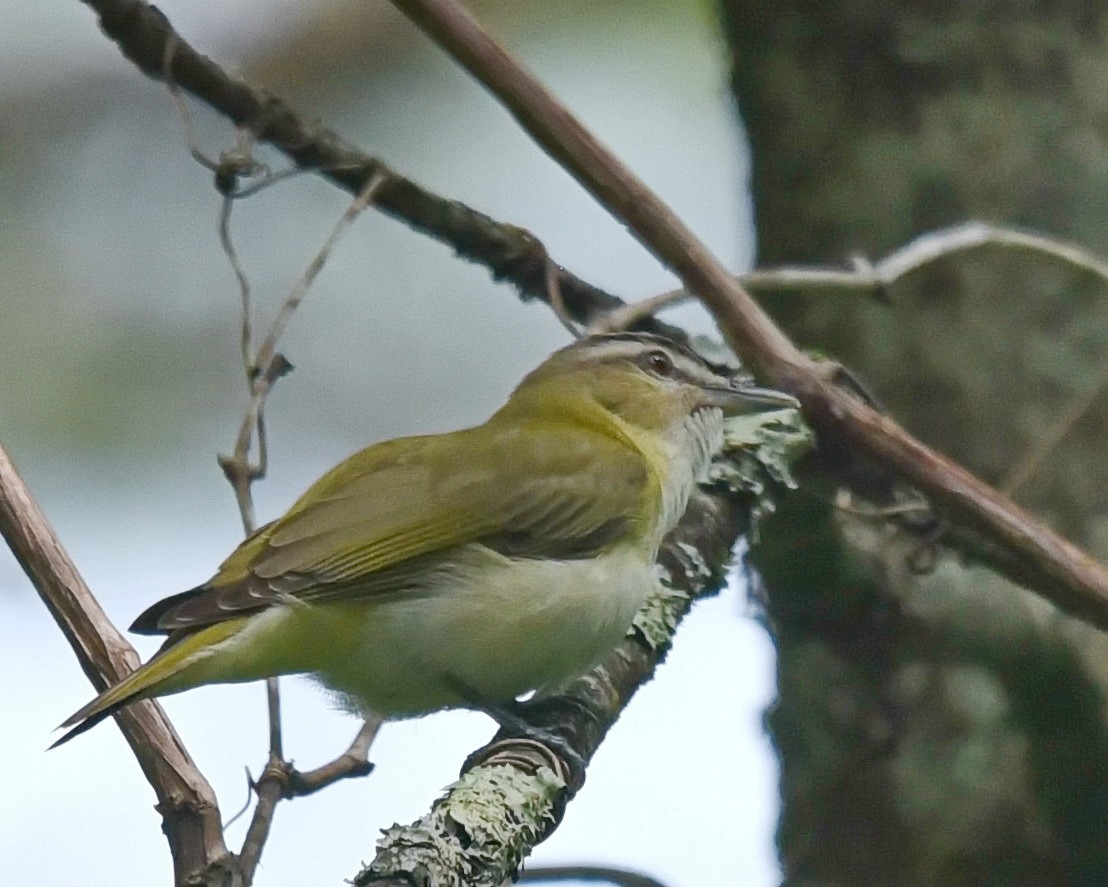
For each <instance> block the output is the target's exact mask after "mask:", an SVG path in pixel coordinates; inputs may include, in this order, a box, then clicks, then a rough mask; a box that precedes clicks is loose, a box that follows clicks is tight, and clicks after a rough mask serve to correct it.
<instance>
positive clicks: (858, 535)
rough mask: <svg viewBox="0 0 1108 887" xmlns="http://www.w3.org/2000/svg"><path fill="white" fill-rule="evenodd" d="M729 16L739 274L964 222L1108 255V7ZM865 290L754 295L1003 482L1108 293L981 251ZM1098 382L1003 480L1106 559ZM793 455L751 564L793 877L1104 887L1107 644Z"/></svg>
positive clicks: (1100, 319)
mask: <svg viewBox="0 0 1108 887" xmlns="http://www.w3.org/2000/svg"><path fill="white" fill-rule="evenodd" d="M720 5H721V8H722V13H723V21H724V24H725V29H726V32H727V37H728V40H729V42H730V45H731V48H732V51H733V59H734V64H733V80H732V83H733V88H734V92H735V96H736V98H737V100H738V104H739V109H740V113H741V114H742V117H743V120H744V121H745V123H746V127H747V131H748V134H749V138H750V142H751V148H752V155H753V191H754V201H755V209H756V226H757V236H758V242H759V265H761V266H770V265H775V264H785V263H806V264H811V263H841V262H843V261H844V260H846V259H848V258H849V257H850V256H851V255H852V254H854V253H861V254H863V255H865V256H868V257H870V258H873V259H877V258H880V257H881V256H883V255H884V254H886V253H887V252H888V251H890V250H891V249H893V248H895V247H897V246H900V245H902V244H904V243H905V242H907V241H908V240H910V239H911V238H912V237H914V236H916V235H919V234H921V233H923V232H926V231H929V230H933V229H935V228H938V227H942V226H946V225H951V224H956V223H959V222H963V221H966V220H968V219H975V218H979V219H984V220H987V221H992V222H996V223H1000V224H1007V225H1018V226H1023V227H1027V228H1032V229H1037V230H1040V231H1043V232H1045V233H1048V234H1052V235H1054V236H1060V237H1065V238H1071V239H1074V240H1076V241H1078V242H1081V243H1083V244H1085V245H1087V246H1089V247H1090V248H1092V249H1093V250H1095V251H1097V252H1099V253H1100V254H1102V255H1104V254H1108V224H1106V221H1108V162H1106V160H1108V127H1106V125H1105V124H1106V123H1108V105H1106V104H1105V101H1104V95H1105V92H1106V87H1108V46H1106V45H1105V39H1104V37H1105V35H1108V7H1104V6H1103V4H1095V3H1092V2H1088V0H1086V2H1080V0H1078V2H1071V3H1063V4H1056V3H1046V2H1023V3H1016V4H1006V5H989V6H988V7H986V5H985V4H983V3H972V2H971V3H962V4H949V3H937V2H931V3H928V2H920V0H916V2H913V3H909V4H889V3H871V2H865V0H821V2H814V0H782V2H778V3H766V2H750V0H721V3H720ZM885 295H886V296H887V299H875V298H872V297H869V296H861V295H857V294H855V295H844V294H841V293H835V292H822V293H820V292H807V293H802V292H793V293H783V294H777V295H774V296H772V297H766V298H763V300H762V301H763V304H764V305H766V306H767V307H768V308H769V309H770V311H771V312H772V313H773V315H774V317H775V319H776V320H777V321H778V322H779V323H780V324H781V325H782V326H783V327H784V328H785V329H786V330H787V331H788V332H789V333H790V334H791V335H792V336H794V337H795V339H796V340H797V341H798V342H799V343H800V344H801V345H803V346H804V347H807V348H812V349H816V350H819V351H821V352H823V353H826V354H829V355H831V356H833V357H835V358H837V359H839V360H841V361H842V362H843V363H844V364H846V365H847V366H849V367H851V368H852V369H853V370H855V371H857V373H858V374H859V375H860V376H861V377H862V378H863V379H865V380H866V381H867V382H868V383H869V385H870V386H871V387H872V388H873V389H874V391H875V393H876V395H877V397H878V398H879V399H880V400H881V401H882V402H883V403H884V404H885V405H886V407H887V408H888V409H889V411H890V412H891V413H892V414H893V415H894V416H895V417H896V418H897V419H898V420H900V421H901V422H903V423H904V424H905V425H907V426H908V427H909V428H910V429H911V430H912V431H913V432H914V433H915V434H917V435H918V436H919V437H921V438H922V439H924V440H925V441H927V442H928V443H930V444H932V445H934V446H936V447H937V448H938V449H940V450H943V451H945V452H947V453H949V454H951V455H953V456H955V457H956V458H957V459H959V460H960V461H961V462H963V464H965V465H966V466H967V467H969V468H970V469H971V470H973V471H975V472H976V473H978V474H979V475H981V476H983V477H984V478H985V479H987V480H989V481H990V482H992V483H994V484H997V485H1004V484H1005V483H1006V482H1011V481H1012V480H1013V470H1014V467H1015V466H1016V465H1017V464H1018V463H1019V462H1020V461H1021V460H1022V459H1024V458H1025V457H1026V456H1027V455H1028V454H1031V453H1035V452H1036V451H1037V449H1038V448H1040V447H1041V446H1042V442H1043V441H1045V440H1047V439H1048V438H1049V437H1050V435H1051V434H1053V433H1054V432H1055V430H1056V429H1057V428H1058V427H1059V423H1060V422H1064V421H1065V419H1064V417H1065V416H1066V414H1067V411H1071V407H1072V406H1073V405H1074V404H1075V403H1078V402H1080V401H1081V400H1082V399H1083V398H1085V397H1086V395H1088V394H1090V393H1091V392H1093V391H1095V390H1096V389H1097V388H1098V386H1102V384H1103V382H1104V379H1103V378H1102V377H1104V376H1105V367H1106V366H1108V293H1106V292H1105V287H1104V286H1103V284H1102V283H1101V282H1099V281H1096V280H1092V279H1090V276H1089V275H1087V274H1084V273H1082V272H1080V271H1077V270H1075V269H1073V268H1070V267H1068V266H1065V265H1063V264H1062V263H1060V262H1058V261H1053V260H1050V259H1046V258H1043V257H1041V256H1032V255H1027V254H1023V253H1015V252H1012V251H1007V250H1005V251H1002V250H997V249H984V250H979V251H976V252H974V253H970V254H965V255H963V256H961V257H959V258H952V259H949V260H944V261H942V262H941V263H937V264H935V265H932V266H929V267H928V268H927V269H926V270H924V271H921V272H918V273H915V274H913V275H912V276H911V277H910V278H909V279H907V280H905V281H903V282H902V283H900V284H898V285H897V286H895V287H893V288H892V290H891V291H890V292H889V293H887V294H885ZM1105 400H1108V398H1106V397H1105V396H1103V395H1102V396H1099V397H1097V398H1096V399H1095V400H1094V401H1093V403H1092V406H1091V407H1090V408H1088V409H1087V410H1085V411H1084V412H1083V413H1082V414H1081V416H1080V418H1079V419H1077V420H1076V421H1075V422H1073V424H1072V427H1070V428H1069V430H1068V432H1067V433H1066V434H1065V435H1064V437H1063V438H1062V439H1061V441H1060V443H1058V444H1057V445H1056V446H1054V447H1053V448H1048V449H1046V450H1044V455H1043V458H1042V460H1041V462H1040V463H1039V464H1038V466H1037V468H1036V469H1035V470H1034V471H1033V473H1032V474H1031V475H1030V476H1029V478H1028V479H1027V480H1026V482H1024V483H1022V484H1021V485H1020V486H1019V487H1018V489H1016V490H1015V492H1014V496H1015V498H1016V499H1017V501H1019V502H1021V503H1022V504H1024V505H1025V506H1027V507H1029V508H1030V509H1032V510H1033V511H1035V512H1036V513H1038V514H1040V515H1042V516H1043V517H1045V518H1046V519H1047V520H1048V521H1049V522H1050V523H1051V524H1052V525H1054V526H1055V527H1057V528H1059V529H1060V530H1061V531H1062V532H1064V533H1066V534H1067V535H1068V536H1069V537H1070V538H1072V539H1073V540H1074V541H1076V542H1078V543H1079V544H1082V545H1084V546H1086V547H1087V548H1089V549H1090V550H1091V551H1092V553H1093V554H1095V555H1098V556H1100V557H1104V556H1105V555H1106V554H1108V499H1106V493H1105V491H1106V490H1108V458H1106V457H1105V453H1104V441H1105V439H1106V428H1105V425H1106V422H1108V410H1106V409H1105V403H1104V401H1105ZM810 462H811V464H810V465H809V467H808V477H807V481H808V484H807V490H806V492H804V493H803V494H798V495H796V496H794V497H793V498H792V499H791V500H789V501H788V502H786V503H784V504H783V506H782V507H781V509H780V510H779V512H778V514H777V515H776V516H775V517H774V518H773V521H772V524H770V525H767V526H765V527H763V530H762V533H761V537H762V539H763V543H762V544H761V545H760V546H759V547H758V548H756V549H755V551H754V555H753V563H754V566H755V568H756V569H757V570H758V572H759V573H760V576H761V583H762V592H761V593H762V595H763V597H764V601H765V608H766V614H767V620H768V622H769V624H770V627H771V629H772V631H773V632H774V635H775V638H776V640H777V648H778V655H779V665H778V678H779V690H780V696H779V700H778V702H777V703H776V705H775V706H774V708H773V710H772V711H771V712H770V714H769V718H768V722H769V726H770V730H771V733H772V735H773V739H774V742H775V743H776V746H777V749H778V752H779V754H780V757H781V765H782V797H783V810H782V818H781V823H780V827H779V833H778V840H779V845H780V852H781V857H782V861H783V866H784V869H785V872H786V877H787V880H788V882H789V883H791V884H805V883H821V884H836V885H848V884H859V885H861V884H865V885H867V887H873V885H884V884H889V885H924V884H927V885H943V887H951V885H963V884H964V885H980V884H998V885H999V884H1003V885H1009V884H1028V885H1031V884H1034V885H1044V884H1103V883H1108V731H1106V719H1105V718H1106V712H1105V699H1104V689H1105V687H1106V686H1108V643H1106V641H1105V639H1104V637H1103V636H1101V635H1100V634H1099V633H1098V632H1095V631H1093V630H1091V629H1087V628H1085V627H1084V626H1082V625H1079V624H1077V623H1075V622H1074V621H1073V620H1071V619H1069V618H1067V617H1064V616H1062V615H1060V614H1059V613H1057V612H1056V611H1055V610H1053V609H1052V608H1051V607H1049V606H1048V605H1046V604H1044V603H1043V602H1042V601H1041V600H1040V599H1038V598H1036V597H1034V596H1032V595H1031V594H1029V593H1027V592H1026V591H1024V590H1022V589H1020V588H1018V587H1016V586H1014V585H1012V584H1011V583H1009V582H1007V581H1005V580H1003V579H1001V578H999V577H998V576H997V575H995V574H994V573H993V572H991V571H990V570H989V569H988V568H987V567H986V566H984V565H979V564H968V563H965V562H963V561H962V560H961V559H959V558H958V557H957V556H955V555H953V554H952V553H951V552H950V551H949V550H948V549H946V548H945V547H944V546H943V544H942V530H943V528H942V527H941V526H934V525H931V524H929V523H928V522H927V521H920V520H919V519H915V520H912V519H907V520H904V519H900V520H893V519H883V520H878V519H874V518H872V517H863V516H861V515H860V513H859V512H862V511H865V510H866V509H867V508H868V509H872V508H873V507H874V506H875V505H877V506H880V505H886V504H889V503H890V502H892V501H901V500H903V498H904V496H905V493H904V491H900V490H897V489H895V488H892V489H890V488H889V487H888V485H886V484H885V483H884V482H883V481H881V479H874V478H871V480H877V481H881V482H876V483H873V484H871V485H870V487H869V498H870V500H872V501H863V500H862V499H861V498H860V497H859V496H858V495H855V496H854V497H853V498H852V500H851V502H850V505H851V506H853V507H847V508H844V507H841V504H842V500H841V498H840V499H838V500H836V498H835V497H836V494H837V493H838V492H839V487H840V486H841V484H842V481H843V474H842V472H841V470H837V469H836V467H835V466H832V465H830V464H829V462H828V460H826V459H824V460H822V461H821V459H820V457H819V455H818V454H817V455H816V456H815V457H814V458H813V459H812V460H810ZM852 479H853V480H854V481H857V480H858V476H857V474H855V476H854V477H853V478H852ZM863 479H864V477H863ZM857 490H858V486H857V484H855V491H856V493H857ZM832 503H837V504H832Z"/></svg>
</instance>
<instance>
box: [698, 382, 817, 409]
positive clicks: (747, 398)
mask: <svg viewBox="0 0 1108 887" xmlns="http://www.w3.org/2000/svg"><path fill="white" fill-rule="evenodd" d="M705 394H706V395H707V396H708V403H709V405H711V406H714V407H719V408H720V409H721V410H723V413H724V415H727V416H741V415H744V414H746V413H757V412H760V411H762V410H771V409H772V410H779V409H785V408H787V407H791V408H792V409H794V410H796V409H799V408H800V401H798V400H797V399H796V398H795V397H793V396H792V395H791V394H786V393H785V392H784V391H775V390H774V389H772V388H759V387H758V386H757V385H751V384H749V383H747V382H735V383H732V384H731V385H730V386H728V387H727V388H722V387H721V388H708V389H705Z"/></svg>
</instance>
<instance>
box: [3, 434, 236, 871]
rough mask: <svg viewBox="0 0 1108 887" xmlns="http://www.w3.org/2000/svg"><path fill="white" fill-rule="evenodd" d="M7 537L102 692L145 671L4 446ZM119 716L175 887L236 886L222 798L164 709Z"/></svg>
mask: <svg viewBox="0 0 1108 887" xmlns="http://www.w3.org/2000/svg"><path fill="white" fill-rule="evenodd" d="M0 534H3V536H4V539H5V540H6V541H7V543H8V545H9V546H10V547H11V550H12V552H13V553H14V554H15V556H16V559H17V560H18V561H19V563H20V566H22V567H23V571H24V572H25V573H26V574H27V577H28V578H29V579H30V580H31V583H32V584H33V585H34V586H35V589H36V590H37V591H38V593H39V597H41V598H42V601H43V603H44V604H46V608H47V609H48V610H49V611H50V615H52V616H53V617H54V621H55V622H57V624H58V627H59V628H60V629H61V630H62V633H63V634H64V635H65V637H66V640H68V641H69V645H70V646H71V647H72V648H73V651H74V652H75V653H76V654H77V659H78V660H79V661H80V663H81V668H82V669H84V672H85V674H86V675H88V678H89V680H90V681H92V683H93V685H95V686H96V688H97V689H101V690H102V689H104V688H105V687H107V686H108V685H109V684H112V683H115V682H116V681H118V680H120V679H121V678H123V677H125V676H126V675H128V674H130V673H131V672H132V671H134V670H135V669H136V668H137V667H138V664H139V657H138V654H137V653H136V652H135V650H134V648H133V647H132V646H131V645H130V644H129V643H127V639H126V638H124V637H123V635H121V634H120V633H119V631H118V630H117V629H116V627H115V626H114V625H113V624H112V622H111V620H110V619H108V617H107V615H106V614H105V613H104V611H103V610H102V609H100V605H99V604H98V603H97V601H96V599H95V598H94V597H93V596H92V592H91V591H89V588H88V586H87V585H85V582H84V580H83V579H82V578H81V576H80V574H79V573H78V572H77V568H76V566H74V564H73V561H71V560H70V558H69V555H68V554H66V552H65V549H64V548H62V545H61V542H60V541H59V540H58V537H57V536H56V535H54V531H53V529H51V527H50V524H49V523H48V522H47V520H46V516H45V515H44V514H43V513H42V509H40V508H39V506H38V503H37V502H36V501H35V499H34V497H33V496H32V495H31V492H30V490H28V489H27V487H26V485H25V484H24V483H23V480H22V478H20V476H19V475H18V474H17V473H16V470H15V466H13V465H12V463H11V461H10V460H9V459H8V455H7V453H6V452H4V450H3V449H2V448H0ZM115 717H116V721H117V722H118V723H119V729H120V730H122V731H123V736H124V738H125V739H126V740H127V744H128V745H129V746H130V747H131V751H132V752H133V753H134V755H135V757H136V758H137V759H138V762H139V766H140V767H142V772H143V774H144V775H145V776H146V781H147V782H149V783H150V785H151V787H152V788H153V789H154V793H155V794H156V795H157V797H158V811H159V812H160V813H161V815H162V823H163V831H164V832H165V835H166V839H167V840H168V841H169V849H170V853H171V854H172V856H173V868H174V883H176V884H192V885H196V887H200V885H205V887H208V885H210V887H215V885H221V884H224V883H228V882H230V880H231V879H232V878H233V877H236V876H237V872H238V866H237V863H236V861H235V859H234V857H233V856H232V855H231V853H230V852H229V851H228V849H227V846H226V845H225V844H224V843H223V826H222V824H221V823H220V820H219V808H218V806H217V805H216V799H215V793H214V792H213V791H212V787H211V786H210V785H208V782H207V780H206V779H204V776H203V775H202V774H201V773H200V771H199V770H198V769H197V768H196V765H195V764H194V763H193V761H192V758H191V757H189V753H188V752H187V751H186V750H185V746H184V744H183V743H182V742H181V740H180V738H179V737H178V736H177V734H176V732H175V731H174V730H173V725H172V724H170V722H169V719H168V718H167V717H166V716H165V712H164V711H162V708H161V706H159V705H158V704H157V703H154V702H140V703H137V704H135V705H131V706H128V707H127V708H125V709H123V710H122V711H120V712H118V713H117V714H116V716H115Z"/></svg>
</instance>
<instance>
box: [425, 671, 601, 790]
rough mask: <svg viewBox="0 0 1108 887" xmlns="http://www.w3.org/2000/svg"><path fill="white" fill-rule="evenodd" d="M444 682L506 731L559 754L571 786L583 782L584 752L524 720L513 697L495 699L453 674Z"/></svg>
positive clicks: (444, 679) (550, 732)
mask: <svg viewBox="0 0 1108 887" xmlns="http://www.w3.org/2000/svg"><path fill="white" fill-rule="evenodd" d="M443 683H445V684H446V686H447V688H449V690H450V692H452V693H456V694H457V695H458V696H459V697H461V699H462V701H463V702H465V704H466V705H467V706H468V707H469V708H472V709H474V710H475V711H479V712H483V713H484V714H487V715H488V716H489V717H490V718H492V719H493V720H494V721H496V723H497V724H498V725H499V726H500V728H501V729H502V730H504V731H505V732H507V733H509V734H511V735H512V736H521V737H523V738H524V739H530V740H531V741H532V742H538V743H541V744H542V745H545V746H546V747H547V748H549V749H550V750H551V751H552V752H554V753H555V754H557V755H558V757H559V758H561V759H562V760H563V761H564V762H565V765H566V768H567V769H568V770H569V771H570V779H569V780H567V782H569V783H570V784H571V785H575V786H579V785H581V784H582V783H583V782H584V779H585V766H586V764H585V759H584V758H583V757H581V754H580V753H579V752H578V751H577V750H576V749H575V748H573V746H571V745H570V744H569V743H568V742H567V741H566V740H565V739H564V738H562V737H561V736H559V735H558V734H557V733H554V732H552V731H550V730H544V729H543V728H542V727H536V726H534V725H533V724H529V723H528V722H527V721H526V720H524V718H523V717H522V715H521V714H520V706H519V703H517V702H516V701H515V700H514V699H513V700H511V701H509V702H492V701H490V700H488V699H485V698H484V697H483V696H482V695H481V694H480V693H478V692H477V691H476V690H474V689H473V688H472V687H470V686H469V685H467V684H466V683H465V681H463V680H461V679H460V678H458V677H456V676H455V675H452V674H447V675H444V676H443Z"/></svg>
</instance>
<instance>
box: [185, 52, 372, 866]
mask: <svg viewBox="0 0 1108 887" xmlns="http://www.w3.org/2000/svg"><path fill="white" fill-rule="evenodd" d="M167 58H172V56H169V55H167ZM167 64H168V62H167ZM383 182H384V177H383V176H382V175H381V174H379V173H378V174H374V175H373V176H372V177H371V178H370V180H369V182H367V183H366V186H365V187H364V188H363V189H362V191H361V193H359V194H358V196H357V197H356V198H355V199H354V201H353V202H352V203H351V204H350V206H349V207H347V209H346V211H345V212H344V213H343V215H342V217H341V218H340V219H339V221H338V222H337V223H336V224H335V226H334V228H333V229H332V231H331V233H330V234H329V235H328V237H327V239H326V240H325V241H324V243H323V246H322V247H320V249H319V251H318V252H317V253H316V255H315V256H314V257H313V258H312V261H311V262H310V263H309V264H308V267H307V268H306V269H305V271H304V273H303V274H302V275H301V277H300V279H299V280H298V281H297V282H296V284H295V285H294V286H293V287H292V290H291V291H290V292H289V295H288V296H287V297H286V298H285V301H284V302H283V303H282V304H281V307H280V308H279V309H278V311H277V313H276V315H275V316H274V318H273V322H272V323H271V324H270V327H269V330H268V331H267V332H266V336H265V338H264V339H263V340H262V343H261V345H259V346H258V349H257V351H255V350H254V346H253V341H252V338H251V317H250V314H251V305H250V284H249V280H248V278H247V276H246V274H245V272H244V271H243V269H242V266H241V264H240V263H239V261H238V257H237V254H236V252H235V249H234V243H233V241H232V239H231V236H230V230H229V227H228V220H229V217H230V206H231V203H230V197H225V199H224V203H223V210H222V212H221V214H220V240H221V242H222V243H223V248H224V251H225V252H226V253H227V256H228V258H229V259H230V261H231V265H232V267H233V268H234V270H235V274H236V277H237V278H238V280H239V289H240V295H241V303H242V314H243V317H242V333H241V339H242V358H243V364H244V368H245V370H246V378H247V382H248V384H249V385H250V404H249V406H248V407H247V409H246V413H245V415H244V416H243V420H242V423H241V425H240V426H239V433H238V436H237V438H236V440H235V448H234V451H233V453H232V454H231V455H229V456H220V457H219V465H220V467H221V468H222V469H223V473H224V474H225V475H226V476H227V480H228V482H229V483H230V484H231V488H232V489H233V490H234V492H235V498H236V500H237V501H238V505H239V513H240V515H241V517H242V524H243V529H244V530H245V532H246V534H247V535H250V534H251V533H253V532H254V530H255V529H256V519H255V516H254V498H253V495H252V493H251V485H252V484H253V482H254V481H255V480H257V479H259V478H261V477H264V476H265V473H266V467H267V465H266V463H267V447H266V435H265V415H264V412H265V402H266V398H267V397H268V395H269V392H270V391H271V390H272V388H273V385H274V383H275V382H276V381H277V380H278V379H279V378H280V377H281V376H283V375H285V373H287V372H288V371H289V370H290V369H291V368H292V365H291V364H290V363H289V362H288V361H287V360H286V359H285V357H284V355H282V354H281V353H280V352H278V351H277V343H278V342H279V341H280V338H281V335H282V334H283V333H284V331H285V328H286V327H287V326H288V323H289V320H291V319H292V315H293V314H294V313H295V312H296V309H297V308H298V307H299V306H300V303H301V302H302V301H303V300H304V297H305V296H306V295H307V292H308V290H309V289H310V288H311V285H312V283H314V282H315V279H316V277H318V276H319V272H320V271H321V270H322V269H323V266H324V265H325V264H326V262H327V259H328V258H329V257H330V255H331V251H332V250H333V249H334V247H335V244H337V243H338V241H339V239H340V238H341V237H342V235H343V234H344V233H345V232H346V231H347V229H348V228H349V227H350V225H351V224H352V223H353V221H354V220H355V219H356V218H357V217H358V216H359V215H360V214H361V212H362V211H363V210H364V209H365V208H366V206H368V205H369V203H370V202H371V201H372V200H373V198H374V196H375V195H376V194H377V192H378V190H379V189H380V187H381V185H382V184H383ZM255 440H256V441H257V444H258V457H257V459H256V460H255V461H254V462H251V461H250V449H251V444H252V442H253V441H255ZM266 702H267V710H268V715H269V759H268V761H267V762H266V766H265V769H264V770H263V771H262V775H261V776H260V777H259V778H258V781H257V783H255V784H254V791H255V793H256V794H257V796H258V804H257V806H256V807H255V808H254V815H253V816H252V817H251V819H250V825H249V827H248V828H247V830H246V837H245V838H244V839H243V844H242V850H241V851H240V853H239V864H240V866H241V869H242V877H243V882H244V884H246V885H249V884H250V883H252V881H253V879H254V873H255V871H256V869H257V866H258V862H259V860H260V859H261V854H262V850H263V848H264V847H265V843H266V840H267V839H268V838H269V832H270V829H271V828H272V825H273V816H274V814H275V812H276V809H277V805H278V804H279V803H280V802H281V800H282V799H283V798H288V797H292V796H293V794H294V791H293V784H294V782H295V770H294V768H293V766H292V764H291V763H289V762H288V761H287V760H285V755H284V749H283V743H282V738H281V701H280V688H279V685H278V681H277V678H275V677H271V678H269V679H267V680H266ZM363 733H366V734H367V735H370V738H372V736H374V735H376V728H373V729H372V731H369V730H368V725H367V727H366V728H363ZM361 736H362V733H359V737H361ZM363 745H364V752H365V753H366V754H368V751H369V745H368V744H365V743H358V744H356V745H355V746H354V747H353V748H352V749H351V750H348V751H347V752H346V753H345V754H343V755H342V756H341V757H340V758H339V759H338V760H336V761H334V762H332V763H331V764H329V765H326V766H325V767H324V768H321V770H325V771H326V775H327V776H329V777H330V781H331V782H334V781H335V780H337V779H340V778H343V777H347V776H362V775H365V774H367V773H368V772H369V771H370V769H372V768H371V766H370V764H369V762H368V760H365V759H363V760H361V761H353V760H352V752H353V751H358V750H361V749H362V748H363ZM323 778H324V777H322V776H320V777H317V779H316V781H317V782H319V787H320V788H321V787H322V786H323V784H324V783H323Z"/></svg>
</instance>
